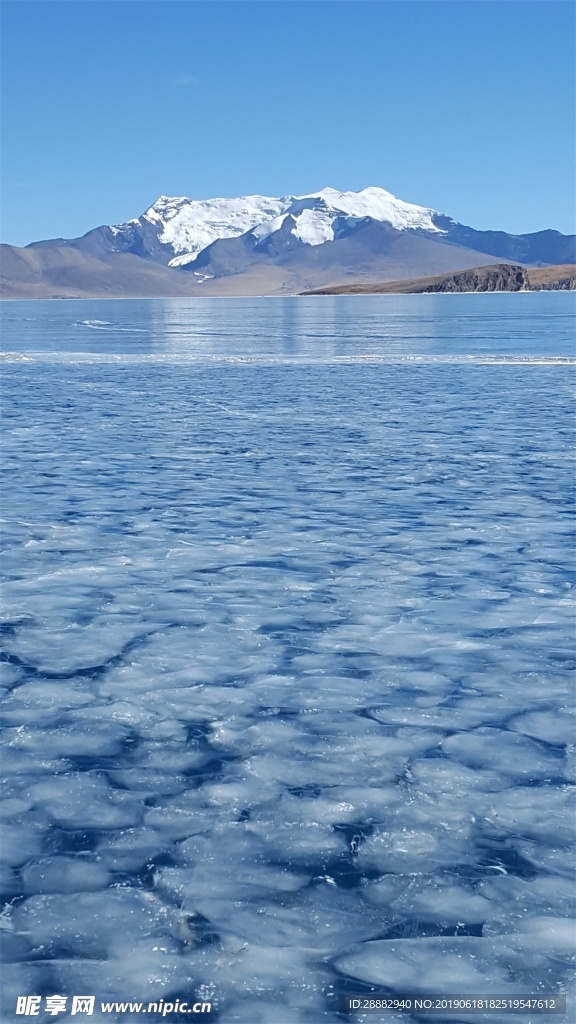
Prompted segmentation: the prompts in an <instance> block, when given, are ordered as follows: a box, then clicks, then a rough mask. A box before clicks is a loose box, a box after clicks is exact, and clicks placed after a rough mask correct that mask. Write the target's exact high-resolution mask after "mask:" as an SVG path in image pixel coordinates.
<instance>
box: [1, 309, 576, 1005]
mask: <svg viewBox="0 0 576 1024" xmlns="http://www.w3.org/2000/svg"><path fill="white" fill-rule="evenodd" d="M2 313H3V322H4V324H3V332H2V333H3V349H4V352H5V357H4V366H3V378H4V384H3V444H2V451H3V462H4V481H5V482H4V487H3V510H2V515H3V523H2V533H3V546H4V556H3V572H4V585H3V588H2V589H3V601H4V611H3V618H2V630H3V650H4V653H3V655H2V658H3V663H2V669H3V672H4V675H3V689H4V693H5V699H4V714H3V721H4V748H3V756H2V768H3V776H4V786H5V801H4V805H3V812H2V813H3V817H4V823H3V830H2V831H3V842H2V846H1V867H2V880H3V890H4V910H3V913H2V915H1V917H0V924H2V926H3V927H2V938H3V942H4V953H3V957H4V961H5V964H6V966H5V968H4V971H3V985H4V1003H3V1006H4V1010H3V1016H2V1018H1V1022H2V1024H12V1022H13V1020H25V1019H27V1018H26V1017H23V1016H18V1017H15V1016H14V1014H15V1008H16V1000H17V997H18V996H22V995H26V996H28V995H38V996H42V1007H44V1004H45V997H47V996H52V995H55V994H56V993H58V994H60V995H66V996H67V998H68V1002H67V1008H66V1010H64V1011H63V1012H61V1013H59V1014H58V1016H51V1015H47V1014H46V1013H45V1011H44V1009H42V1010H41V1012H40V1015H39V1016H38V1017H36V1018H34V1019H36V1020H38V1021H42V1022H43V1024H44V1022H45V1021H48V1020H57V1021H60V1022H62V1021H66V1022H68V1021H73V1022H78V1021H82V1020H94V1021H98V1022H100V1021H109V1022H110V1024H113V1022H114V1021H118V1022H127V1021H130V1022H136V1021H139V1020H140V1021H141V1020H142V1019H144V1020H147V1021H149V1022H150V1024H152V1022H154V1021H156V1020H160V1019H164V1020H168V1021H170V1022H174V1024H175V1022H177V1021H184V1020H190V1019H196V1016H197V1015H195V1014H194V1015H190V1016H182V1015H181V1014H180V1015H179V1014H177V1013H175V1012H174V1013H169V1014H168V1015H167V1016H165V1017H164V1018H162V1015H161V1014H160V1013H158V1014H156V1013H155V1012H150V1013H147V1014H146V1015H145V1016H144V1017H142V1015H141V1014H138V1013H136V1012H135V1011H130V1010H126V1011H121V1010H118V1011H111V1012H108V1013H106V1014H101V1015H99V1013H98V1005H99V1004H100V1003H101V1002H103V1001H105V1000H116V1001H136V1000H143V1001H144V1003H145V1005H147V1003H148V1001H153V1000H156V1001H158V1000H160V999H163V1000H164V1001H165V1002H167V1001H171V1002H175V1001H176V1000H177V999H179V1000H190V999H192V998H193V997H195V996H199V997H201V998H206V999H209V1000H210V1001H211V1003H212V1007H213V1009H212V1012H211V1013H210V1015H208V1016H207V1015H204V1016H203V1017H201V1018H199V1019H204V1020H212V1021H218V1024H233V1022H236V1024H336V1022H338V1021H347V1020H349V1021H352V1020H354V1021H357V1022H360V1021H363V1022H364V1024H366V1022H372V1021H377V1020H385V1021H387V1022H389V1024H397V1022H399V1021H411V1020H412V1021H413V1020H415V1019H418V1020H424V1019H427V1020H432V1019H433V1020H436V1021H439V1020H446V1021H452V1022H455V1021H470V1022H475V1021H480V1020H490V1022H491V1024H503V1022H504V1020H505V1019H507V1020H509V1019H510V1018H505V1017H504V1016H503V1015H499V1014H496V1015H493V1016H491V1017H489V1018H486V1017H478V1016H475V1015H470V1014H468V1015H467V1014H466V1013H463V1014H460V1015H458V1016H447V1017H445V1018H442V1017H438V1016H436V1017H434V1018H414V1017H410V1016H408V1015H406V1014H404V1015H401V1014H393V1013H392V1014H387V1015H386V1016H385V1017H380V1016H379V1015H374V1014H365V1015H363V1016H362V1015H356V1016H354V1017H346V1016H344V1015H341V1014H339V1012H338V996H339V995H340V994H341V993H362V994H364V993H369V992H371V991H378V992H381V993H387V994H389V995H393V994H394V993H409V992H412V993H413V992H435V993H439V994H444V993H450V992H451V993H462V992H468V993H485V994H490V993H500V994H506V993H509V994H516V993H523V994H532V995H535V994H538V993H548V994H550V993H557V992H567V993H568V994H569V1002H570V1001H571V1000H572V999H573V996H572V995H571V993H573V990H574V951H573V940H574V924H573V918H574V877H573V841H574V831H573V821H574V818H573V804H572V803H571V796H572V794H573V783H574V773H575V767H576V765H575V762H576V758H575V757H574V716H573V711H574V704H573V696H572V693H571V684H572V682H573V671H574V625H573V624H574V600H573V597H574V582H575V577H576V573H575V567H574V558H573V551H574V548H573V542H572V541H571V540H570V539H569V537H570V535H569V528H570V526H571V522H570V520H571V516H572V512H573V483H574V462H573V458H572V457H573V415H574V395H575V386H574V374H573V371H574V366H573V362H574V296H573V295H570V294H569V293H556V294H554V293H553V294H546V293H540V294H538V293H537V294H517V295H464V296H452V295H440V296H401V297H400V296H381V297H380V296H378V297H367V298H359V297H353V298H345V297H338V298H320V299H296V298H286V299H244V300H232V299H228V300H204V301H202V302H200V301H194V300H184V299H166V300H164V299H163V300H129V301H114V300H110V301H53V302H36V303H26V302H11V303H4V304H3V309H2ZM75 994H79V995H90V994H91V995H95V997H96V1012H95V1016H93V1017H88V1016H85V1015H82V1014H75V1015H73V1016H72V1015H71V1014H70V1007H71V998H72V996H73V995H75ZM30 1019H32V1018H30ZM512 1019H514V1020H518V1021H522V1022H523V1024H528V1022H532V1021H534V1022H536V1021H554V1020H562V1019H563V1018H561V1017H560V1018H559V1017H558V1016H550V1015H546V1016H536V1015H533V1014H531V1013H526V1014H521V1015H515V1016H514V1017H513V1018H512Z"/></svg>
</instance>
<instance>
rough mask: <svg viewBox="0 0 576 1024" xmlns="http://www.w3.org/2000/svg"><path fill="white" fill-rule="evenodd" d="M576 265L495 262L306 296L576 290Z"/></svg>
mask: <svg viewBox="0 0 576 1024" xmlns="http://www.w3.org/2000/svg"><path fill="white" fill-rule="evenodd" d="M575 290H576V266H574V265H573V264H565V265H557V266H551V267H532V268H527V267H522V266H520V265H519V264H506V263H495V264H493V265H490V266H485V267H474V268H472V269H471V270H460V271H457V272H456V273H454V274H438V275H436V276H435V277H421V278H416V279H413V280H411V281H387V282H386V283H383V284H370V283H367V284H360V283H356V284H342V285H334V286H333V287H331V288H315V289H313V290H311V291H307V292H303V294H304V295H379V294H402V295H409V294H426V293H436V292H536V291H575Z"/></svg>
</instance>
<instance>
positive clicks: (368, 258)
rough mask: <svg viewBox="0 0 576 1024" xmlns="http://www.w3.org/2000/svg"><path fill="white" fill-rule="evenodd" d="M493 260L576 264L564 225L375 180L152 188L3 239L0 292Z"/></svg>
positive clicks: (444, 266)
mask: <svg viewBox="0 0 576 1024" xmlns="http://www.w3.org/2000/svg"><path fill="white" fill-rule="evenodd" d="M495 258H496V260H497V261H498V263H514V264H524V265H526V266H542V265H550V264H573V263H576V252H575V240H574V236H569V235H562V234H560V233H559V232H558V231H539V232H535V233H533V234H525V235H510V234H507V233H506V232H505V231H477V230H475V229H474V228H471V227H466V226H465V225H463V224H458V223H457V222H456V221H454V220H452V219H451V218H450V217H448V216H446V215H445V214H441V213H437V212H436V211H434V210H433V209H430V208H429V207H425V206H417V205H415V204H414V203H407V202H404V201H403V200H402V199H398V198H397V197H396V196H394V195H392V193H391V192H387V191H386V190H385V189H383V188H376V187H370V188H365V189H362V190H361V191H359V192H340V191H338V190H337V189H334V188H324V189H322V190H321V191H320V192H312V193H310V194H309V195H303V196H294V195H288V196H283V197H280V198H275V197H273V196H258V195H250V196H240V197H237V198H232V199H201V200H199V199H188V198H187V197H185V196H180V197H170V196H160V198H159V199H157V200H156V202H155V203H153V204H152V206H150V207H149V208H148V209H147V210H146V211H145V212H144V213H143V214H141V216H139V217H135V218H133V219H131V220H127V221H125V222H124V223H122V224H114V225H104V226H101V227H97V228H93V229H92V230H91V231H88V232H87V233H86V234H85V235H83V236H82V237H81V238H71V239H64V238H53V239H47V240H45V241H39V242H32V243H31V244H30V245H29V246H26V247H25V248H23V249H17V248H16V247H13V246H4V247H3V267H2V273H1V277H2V282H3V283H2V287H3V292H4V295H6V296H7V297H9V296H13V297H28V296H29V297H37V296H38V297H40V296H45V297H53V296H59V295H62V296H75V295H77V296H88V295H120V296H123V295H284V294H295V293H298V292H302V291H307V290H314V289H318V288H324V287H325V286H330V287H331V286H340V285H349V284H351V283H359V282H369V283H378V282H381V283H385V282H387V281H406V280H410V279H414V278H421V277H427V276H431V275H437V274H446V273H455V272H457V271H461V270H468V269H471V268H475V267H480V266H484V267H485V266H488V265H493V264H494V262H495Z"/></svg>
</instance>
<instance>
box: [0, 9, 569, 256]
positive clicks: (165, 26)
mask: <svg viewBox="0 0 576 1024" xmlns="http://www.w3.org/2000/svg"><path fill="white" fill-rule="evenodd" d="M574 12H575V8H574V6H573V4H572V3H571V2H570V0H544V2H540V0H398V2H396V0H366V2H364V0H352V2H348V0H161V2H157V0H4V2H3V3H2V22H3V31H2V35H3V57H2V77H3V129H2V141H3V157H2V190H3V202H2V208H3V224H2V240H3V241H7V242H12V243H13V244H16V245H24V244H26V243H28V242H30V241H32V240H35V239H39V238H47V237H54V236H64V237H72V236H75V235H79V234H83V233H84V232H85V231H88V230H89V229H90V228H92V227H95V226H96V225H98V224H110V223H112V224H114V223H118V222H121V221H123V220H127V219H129V218H131V217H136V216H139V214H140V213H142V212H143V211H144V210H145V209H146V208H147V207H148V206H150V205H151V203H152V202H153V201H154V200H155V199H156V198H157V196H158V195H160V194H165V195H187V196H190V197H193V198H209V197H213V196H218V195H222V196H233V195H242V194H246V193H260V194H264V195H286V194H289V193H295V194H302V193H305V192H311V191H317V190H318V189H321V188H324V187H325V186H327V185H331V186H333V187H334V188H339V189H359V188H363V187H365V186H366V185H380V186H382V187H383V188H386V189H388V190H389V191H391V192H393V193H395V194H396V195H398V196H400V198H402V199H404V200H407V201H409V202H415V203H420V204H422V205H424V206H431V207H433V208H434V209H436V210H439V211H441V212H445V213H448V214H450V215H451V216H452V217H454V218H455V219H456V220H459V221H461V222H463V223H465V224H470V225H472V226H473V227H476V228H501V229H504V230H507V231H511V232H524V231H538V230H541V229H543V228H547V227H552V228H556V229H557V230H559V231H564V232H571V231H573V230H574V216H575V214H574V175H575V140H574V106H575V57H574Z"/></svg>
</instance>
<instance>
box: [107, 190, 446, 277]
mask: <svg viewBox="0 0 576 1024" xmlns="http://www.w3.org/2000/svg"><path fill="white" fill-rule="evenodd" d="M287 214H290V215H291V218H293V221H294V223H293V224H292V227H291V228H290V233H291V234H292V235H294V237H295V238H297V239H298V240H299V241H301V242H302V243H303V244H305V245H322V244H323V243H324V242H328V241H332V240H333V239H334V237H335V234H334V232H335V228H334V224H335V221H336V220H337V219H338V220H340V221H341V219H342V217H344V218H349V219H351V222H354V221H356V220H358V219H364V218H367V217H368V218H371V219H373V220H375V221H380V222H383V223H387V224H390V225H391V227H393V228H395V229H396V230H399V231H409V230H420V231H427V232H434V233H437V234H440V233H441V231H440V229H439V228H438V227H437V226H436V225H435V223H434V211H433V210H431V209H428V208H426V207H423V206H416V205H414V204H413V203H405V202H403V200H401V199H398V198H397V197H396V196H394V195H392V193H391V192H387V191H386V190H385V189H383V188H378V187H375V186H370V187H368V188H365V189H362V190H361V191H359V192H341V191H339V190H338V189H335V188H331V187H327V188H323V189H321V190H320V191H319V192H311V193H309V194H308V195H302V196H283V197H282V198H275V197H272V196H260V195H251V196H239V197H237V198H232V199H223V198H216V199H189V198H188V197H187V196H165V195H161V196H159V197H158V199H157V200H156V201H155V202H154V203H153V204H152V206H150V207H149V208H148V209H147V210H146V212H145V213H143V214H142V216H141V217H140V218H139V220H138V221H136V222H134V221H128V222H126V223H125V224H120V225H116V226H115V227H113V228H112V232H113V234H114V235H118V234H120V235H122V234H124V233H126V232H128V231H133V227H132V226H133V225H134V224H135V223H136V224H140V225H141V227H142V229H143V231H144V232H145V234H146V235H147V236H149V237H150V236H152V247H153V248H156V249H157V250H159V251H161V252H163V253H165V254H166V256H167V260H166V262H168V265H169V266H183V265H185V264H188V263H191V262H193V261H194V260H195V259H196V257H197V256H198V254H199V253H200V252H202V250H203V249H205V248H206V247H207V246H208V245H210V244H211V243H212V242H215V241H216V240H217V239H224V238H236V237H238V236H239V235H244V234H246V233H247V232H252V234H253V235H254V238H255V240H256V242H261V241H262V240H263V239H264V238H266V237H268V236H269V235H271V234H273V233H274V232H275V231H278V230H279V229H280V228H281V227H282V224H283V221H284V218H285V216H286V215H287Z"/></svg>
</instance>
